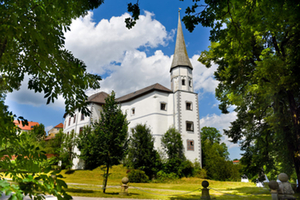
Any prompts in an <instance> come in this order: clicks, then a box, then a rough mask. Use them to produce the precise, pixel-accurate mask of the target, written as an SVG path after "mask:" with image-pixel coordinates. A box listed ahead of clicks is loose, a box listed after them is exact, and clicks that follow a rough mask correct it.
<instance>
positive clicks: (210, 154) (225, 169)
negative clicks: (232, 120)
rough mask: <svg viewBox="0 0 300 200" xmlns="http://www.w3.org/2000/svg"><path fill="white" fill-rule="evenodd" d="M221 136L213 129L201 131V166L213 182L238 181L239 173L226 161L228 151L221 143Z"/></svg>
mask: <svg viewBox="0 0 300 200" xmlns="http://www.w3.org/2000/svg"><path fill="white" fill-rule="evenodd" d="M221 137H222V135H221V134H220V132H219V131H218V130H217V129H216V128H214V127H206V126H205V127H203V128H202V129H201V146H202V164H203V168H205V170H206V172H207V177H208V178H210V179H213V180H221V181H225V180H239V179H240V176H241V174H240V172H239V169H238V168H237V166H235V165H233V163H232V161H229V160H228V155H229V153H228V150H227V146H226V144H225V143H221Z"/></svg>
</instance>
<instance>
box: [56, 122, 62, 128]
mask: <svg viewBox="0 0 300 200" xmlns="http://www.w3.org/2000/svg"><path fill="white" fill-rule="evenodd" d="M63 127H64V125H63V123H59V124H57V125H56V126H54V128H63Z"/></svg>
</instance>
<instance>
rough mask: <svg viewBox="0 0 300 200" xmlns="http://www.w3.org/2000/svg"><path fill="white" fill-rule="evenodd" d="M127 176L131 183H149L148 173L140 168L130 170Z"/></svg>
mask: <svg viewBox="0 0 300 200" xmlns="http://www.w3.org/2000/svg"><path fill="white" fill-rule="evenodd" d="M127 176H128V179H129V182H131V183H147V182H148V181H149V177H148V176H147V175H146V173H145V172H144V171H143V170H139V169H132V170H129V172H128V174H127Z"/></svg>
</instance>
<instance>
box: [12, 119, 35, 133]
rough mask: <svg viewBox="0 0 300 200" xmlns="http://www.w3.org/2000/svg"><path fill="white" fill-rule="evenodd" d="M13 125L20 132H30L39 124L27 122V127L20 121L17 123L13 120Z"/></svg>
mask: <svg viewBox="0 0 300 200" xmlns="http://www.w3.org/2000/svg"><path fill="white" fill-rule="evenodd" d="M14 124H15V125H16V126H18V127H19V128H20V129H21V130H26V131H30V130H32V129H33V127H34V126H38V125H39V123H38V122H30V121H28V125H25V126H23V124H22V122H21V121H20V123H19V122H18V120H14Z"/></svg>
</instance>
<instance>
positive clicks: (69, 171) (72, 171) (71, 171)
mask: <svg viewBox="0 0 300 200" xmlns="http://www.w3.org/2000/svg"><path fill="white" fill-rule="evenodd" d="M74 173H75V170H72V169H69V170H68V171H66V172H65V174H74Z"/></svg>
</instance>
